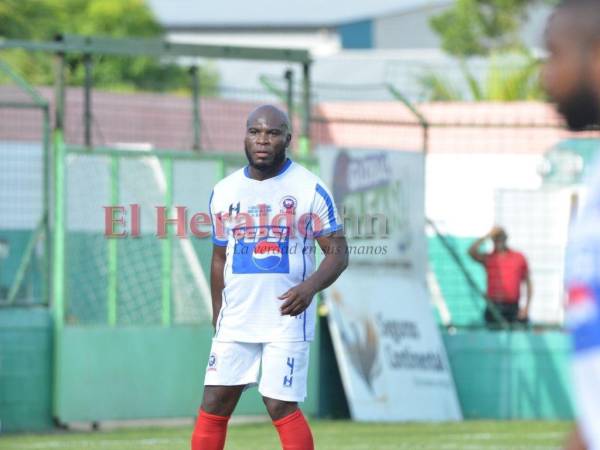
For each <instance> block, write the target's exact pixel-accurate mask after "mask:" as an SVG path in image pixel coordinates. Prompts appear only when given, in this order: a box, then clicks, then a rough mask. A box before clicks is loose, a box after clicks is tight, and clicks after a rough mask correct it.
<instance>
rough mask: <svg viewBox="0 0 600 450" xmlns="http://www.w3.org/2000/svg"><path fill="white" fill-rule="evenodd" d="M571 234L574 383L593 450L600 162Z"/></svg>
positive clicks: (599, 435)
mask: <svg viewBox="0 0 600 450" xmlns="http://www.w3.org/2000/svg"><path fill="white" fill-rule="evenodd" d="M590 173H591V174H592V175H591V177H590V178H589V179H588V181H587V183H586V186H587V188H588V195H587V200H586V203H585V205H584V206H583V208H582V209H581V211H580V213H579V215H578V217H577V219H576V221H575V222H574V224H573V226H572V228H571V233H570V236H569V245H568V248H567V260H566V266H565V281H566V287H567V290H568V293H569V303H568V306H567V315H566V321H567V325H568V327H569V330H570V332H571V336H572V341H573V356H572V374H573V384H574V386H573V388H574V394H575V400H576V404H577V410H578V414H579V423H580V426H581V429H582V432H583V434H584V437H585V439H586V442H587V444H588V449H589V450H600V164H596V165H595V167H594V170H593V171H591V172H590Z"/></svg>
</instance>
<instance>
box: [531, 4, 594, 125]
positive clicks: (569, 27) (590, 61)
mask: <svg viewBox="0 0 600 450" xmlns="http://www.w3.org/2000/svg"><path fill="white" fill-rule="evenodd" d="M546 46H547V48H548V51H549V54H548V58H547V60H546V62H545V64H544V69H543V72H542V80H543V82H544V87H545V88H546V91H547V92H548V93H549V94H550V98H551V99H552V100H553V101H554V102H555V103H556V104H557V106H558V110H559V112H560V113H561V114H562V115H563V116H564V117H565V119H566V121H567V124H568V125H569V128H571V129H573V130H581V129H585V128H587V127H589V126H594V125H595V126H597V125H598V124H600V0H563V2H562V3H560V5H559V6H558V7H557V8H556V10H555V11H554V13H553V14H552V16H551V17H550V20H549V21H548V26H547V28H546Z"/></svg>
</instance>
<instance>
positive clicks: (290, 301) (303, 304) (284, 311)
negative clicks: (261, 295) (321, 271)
mask: <svg viewBox="0 0 600 450" xmlns="http://www.w3.org/2000/svg"><path fill="white" fill-rule="evenodd" d="M315 294H316V292H315V290H314V289H313V288H312V286H310V284H308V283H306V282H303V283H300V284H298V285H297V286H294V287H293V288H291V289H290V290H288V291H287V292H285V293H283V294H282V295H280V296H279V297H278V298H279V300H284V302H283V305H281V315H282V316H287V315H289V316H297V315H299V314H302V313H303V312H304V310H306V308H308V307H309V306H310V302H312V299H313V297H314V296H315Z"/></svg>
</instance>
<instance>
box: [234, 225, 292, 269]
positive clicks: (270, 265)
mask: <svg viewBox="0 0 600 450" xmlns="http://www.w3.org/2000/svg"><path fill="white" fill-rule="evenodd" d="M233 235H234V238H235V246H234V252H233V264H232V267H231V270H232V272H233V273H240V274H241V273H289V272H290V262H289V254H288V248H289V241H290V231H289V228H288V227H284V226H264V227H239V228H236V229H234V230H233Z"/></svg>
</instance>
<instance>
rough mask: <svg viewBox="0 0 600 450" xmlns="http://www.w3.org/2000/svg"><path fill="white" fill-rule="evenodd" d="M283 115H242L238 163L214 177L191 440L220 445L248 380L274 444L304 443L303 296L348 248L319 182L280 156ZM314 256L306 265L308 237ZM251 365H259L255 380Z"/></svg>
mask: <svg viewBox="0 0 600 450" xmlns="http://www.w3.org/2000/svg"><path fill="white" fill-rule="evenodd" d="M291 139H292V135H291V129H290V122H289V120H288V117H287V115H286V114H285V113H284V112H282V111H281V110H279V109H277V108H276V107H274V106H270V105H263V106H260V107H259V108H257V109H255V110H254V111H252V113H250V115H249V116H248V120H247V123H246V137H245V140H244V146H245V151H246V157H247V158H248V165H247V166H246V167H245V168H243V169H240V170H238V171H237V172H234V173H233V174H231V175H229V176H228V177H226V178H225V179H223V180H221V181H220V182H219V183H217V184H216V186H215V187H214V190H213V193H212V195H211V198H210V202H209V204H210V213H211V216H212V219H213V243H214V245H213V255H212V263H211V292H212V305H213V326H214V327H215V335H214V338H213V343H212V348H211V352H210V356H209V358H208V365H207V368H206V375H205V380H204V384H205V387H204V398H203V400H202V405H201V407H200V410H199V415H198V420H197V422H196V426H195V429H194V432H193V435H192V450H220V449H223V447H224V445H225V436H226V432H227V421H228V420H229V417H230V416H231V414H232V413H233V410H234V409H235V406H236V404H237V402H238V400H239V398H240V396H241V394H242V391H243V390H244V389H245V388H247V387H248V386H251V385H255V384H258V390H259V392H260V393H261V395H262V397H263V401H264V403H265V406H266V408H267V411H268V413H269V415H270V416H271V419H272V420H273V424H274V425H275V428H276V429H277V432H278V433H279V438H280V440H281V445H282V448H283V449H284V450H311V449H313V448H314V445H313V438H312V434H311V431H310V428H309V426H308V423H307V422H306V420H305V419H304V416H303V415H302V412H301V411H300V409H299V408H298V402H301V401H304V399H305V396H306V382H307V372H308V355H309V343H310V341H311V340H312V338H313V335H314V326H315V315H316V314H315V306H316V305H315V303H313V301H312V300H313V297H314V296H315V294H316V293H317V292H319V291H321V290H322V289H325V288H326V287H328V286H329V285H331V284H332V283H333V282H334V281H335V280H336V279H337V278H338V277H339V275H340V274H341V273H342V272H343V271H344V269H345V268H346V266H347V265H348V248H347V244H346V240H345V238H344V236H343V230H342V225H341V222H340V218H339V215H338V212H337V209H336V206H335V204H334V202H333V200H332V196H331V194H330V192H329V190H328V189H327V188H326V187H325V185H324V184H323V182H322V181H321V180H320V179H319V178H318V177H316V176H315V175H314V174H312V173H311V172H310V171H308V170H307V169H305V168H304V167H302V166H300V165H299V164H297V163H295V162H293V161H291V160H290V159H289V158H287V157H286V150H287V148H288V147H289V144H290V141H291ZM315 241H316V242H317V243H318V244H319V247H320V248H321V249H322V250H323V252H324V255H325V256H324V258H323V260H322V261H321V263H320V264H319V266H318V268H317V269H316V270H315V265H316V264H315V244H314V242H315ZM259 369H262V370H261V375H260V380H259Z"/></svg>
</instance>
